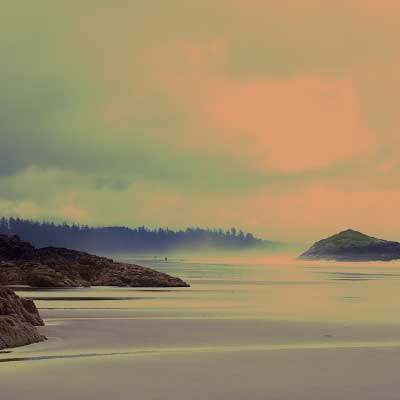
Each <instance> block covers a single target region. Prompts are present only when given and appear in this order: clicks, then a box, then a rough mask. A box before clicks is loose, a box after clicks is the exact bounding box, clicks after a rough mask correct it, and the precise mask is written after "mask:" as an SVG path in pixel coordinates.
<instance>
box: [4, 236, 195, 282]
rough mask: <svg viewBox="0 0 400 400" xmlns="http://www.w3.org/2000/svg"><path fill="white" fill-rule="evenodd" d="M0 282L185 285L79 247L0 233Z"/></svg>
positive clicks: (149, 270)
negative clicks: (46, 244) (42, 243)
mask: <svg viewBox="0 0 400 400" xmlns="http://www.w3.org/2000/svg"><path fill="white" fill-rule="evenodd" d="M0 284H2V285H29V286H36V287H60V288H68V287H79V286H91V285H94V286H132V287H166V286H176V287H179V286H189V285H188V284H187V283H185V282H184V281H182V280H181V279H179V278H175V277H172V276H169V275H167V274H164V273H161V272H158V271H155V270H153V269H150V268H145V267H141V266H139V265H133V264H128V263H120V262H114V261H113V260H111V259H109V258H105V257H98V256H95V255H91V254H88V253H84V252H81V251H75V250H69V249H64V248H57V247H45V248H41V249H36V248H35V247H33V246H32V245H31V244H30V243H29V242H24V241H22V240H21V239H20V238H19V237H18V236H8V235H0Z"/></svg>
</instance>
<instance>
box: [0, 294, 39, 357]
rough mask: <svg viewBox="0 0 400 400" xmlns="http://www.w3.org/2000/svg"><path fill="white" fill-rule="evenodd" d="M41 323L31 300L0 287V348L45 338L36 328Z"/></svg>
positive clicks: (21, 344) (35, 341)
mask: <svg viewBox="0 0 400 400" xmlns="http://www.w3.org/2000/svg"><path fill="white" fill-rule="evenodd" d="M42 325H44V323H43V320H42V318H41V317H40V315H39V313H38V310H37V308H36V306H35V304H34V302H33V301H32V300H29V299H24V298H22V297H19V296H17V295H16V294H15V293H14V291H13V290H11V289H9V288H4V287H0V350H1V349H5V348H10V347H17V346H23V345H26V344H31V343H37V342H41V341H42V340H45V339H46V338H45V337H44V336H43V335H41V334H40V333H39V331H38V329H37V328H36V326H42Z"/></svg>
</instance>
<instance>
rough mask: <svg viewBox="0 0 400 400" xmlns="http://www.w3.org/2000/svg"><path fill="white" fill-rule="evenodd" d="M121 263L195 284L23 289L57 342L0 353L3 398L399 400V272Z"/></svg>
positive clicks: (330, 266) (282, 260)
mask: <svg viewBox="0 0 400 400" xmlns="http://www.w3.org/2000/svg"><path fill="white" fill-rule="evenodd" d="M114 258H116V257H114ZM119 259H120V260H124V261H129V262H132V263H137V264H140V265H144V266H149V267H152V268H155V269H157V270H159V271H163V272H166V273H169V274H172V275H175V276H179V277H181V278H183V279H184V280H186V281H187V282H188V283H190V285H191V287H190V288H159V289H157V288H156V289H152V288H112V287H95V288H90V289H72V290H35V289H32V288H19V289H18V293H19V294H20V295H23V296H25V297H30V298H33V299H34V300H35V302H36V304H37V306H38V308H39V309H40V312H41V314H42V315H43V317H44V318H45V319H46V325H47V326H46V327H45V328H44V329H43V332H44V334H46V336H47V337H48V338H49V340H48V341H47V342H44V343H40V344H35V345H31V346H25V347H21V348H18V349H15V350H13V351H12V352H11V353H3V354H0V387H1V390H0V394H1V399H7V400H8V399H17V398H18V399H20V398H26V397H25V396H28V395H29V398H31V399H32V398H33V399H35V398H37V399H43V398H57V399H70V398H72V397H77V396H78V398H89V399H91V398H93V399H108V398H110V397H111V396H114V397H115V396H116V398H132V396H133V397H135V398H136V396H138V397H137V398H140V399H197V398H198V399H204V398H205V397H206V398H211V399H213V398H215V399H243V398H244V396H251V398H253V399H266V398H271V399H290V398H295V399H313V398H315V399H325V398H326V399H343V398H345V399H346V398H348V399H376V398H381V399H382V398H383V399H398V395H397V372H396V371H397V370H398V367H399V366H400V290H399V289H400V263H357V264H355V263H329V262H324V263H319V262H318V263H313V262H299V261H296V260H294V259H292V258H290V257H288V256H266V255H260V256H255V255H251V256H207V257H199V256H193V255H192V256H171V257H169V259H168V262H165V261H164V258H155V257H139V256H121V257H119ZM67 376H68V384H66V377H67ZM54 393H57V395H56V396H54ZM79 396H80V397H79Z"/></svg>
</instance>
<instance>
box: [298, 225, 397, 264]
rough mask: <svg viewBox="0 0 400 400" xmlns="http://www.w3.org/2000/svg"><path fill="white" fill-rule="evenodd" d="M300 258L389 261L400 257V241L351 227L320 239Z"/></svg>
mask: <svg viewBox="0 0 400 400" xmlns="http://www.w3.org/2000/svg"><path fill="white" fill-rule="evenodd" d="M299 259H301V260H335V261H391V260H398V259H400V243H398V242H393V241H388V240H383V239H377V238H374V237H372V236H368V235H365V234H364V233H361V232H357V231H354V230H352V229H348V230H345V231H343V232H340V233H338V234H336V235H333V236H330V237H328V238H326V239H323V240H320V241H319V242H316V243H314V244H313V246H312V247H311V248H310V249H308V250H307V251H306V252H304V253H303V254H301V255H300V256H299Z"/></svg>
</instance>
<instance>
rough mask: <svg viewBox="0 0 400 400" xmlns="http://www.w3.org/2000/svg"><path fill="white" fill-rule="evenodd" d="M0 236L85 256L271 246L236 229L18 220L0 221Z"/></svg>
mask: <svg viewBox="0 0 400 400" xmlns="http://www.w3.org/2000/svg"><path fill="white" fill-rule="evenodd" d="M0 233H3V234H14V235H18V236H19V237H20V238H21V239H23V240H27V241H29V242H31V243H32V244H33V245H34V246H36V247H46V246H56V247H67V248H71V249H76V250H82V251H87V252H101V253H128V252H150V251H151V252H155V251H168V250H175V249H182V248H188V249H195V248H199V247H213V248H216V249H223V250H229V249H231V250H234V249H250V248H255V247H260V246H264V245H266V244H272V242H268V241H264V240H262V239H259V238H257V237H255V236H254V235H253V234H251V233H245V232H243V231H241V230H237V229H236V228H231V229H230V230H227V231H223V230H222V229H203V228H187V229H184V230H176V231H174V230H171V229H168V228H166V229H162V228H159V229H149V228H146V227H144V226H140V227H137V228H128V227H118V226H116V227H89V226H86V225H77V224H72V225H70V224H67V223H63V224H55V223H53V222H46V221H40V222H39V221H33V220H28V219H20V218H4V217H3V218H1V219H0Z"/></svg>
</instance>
